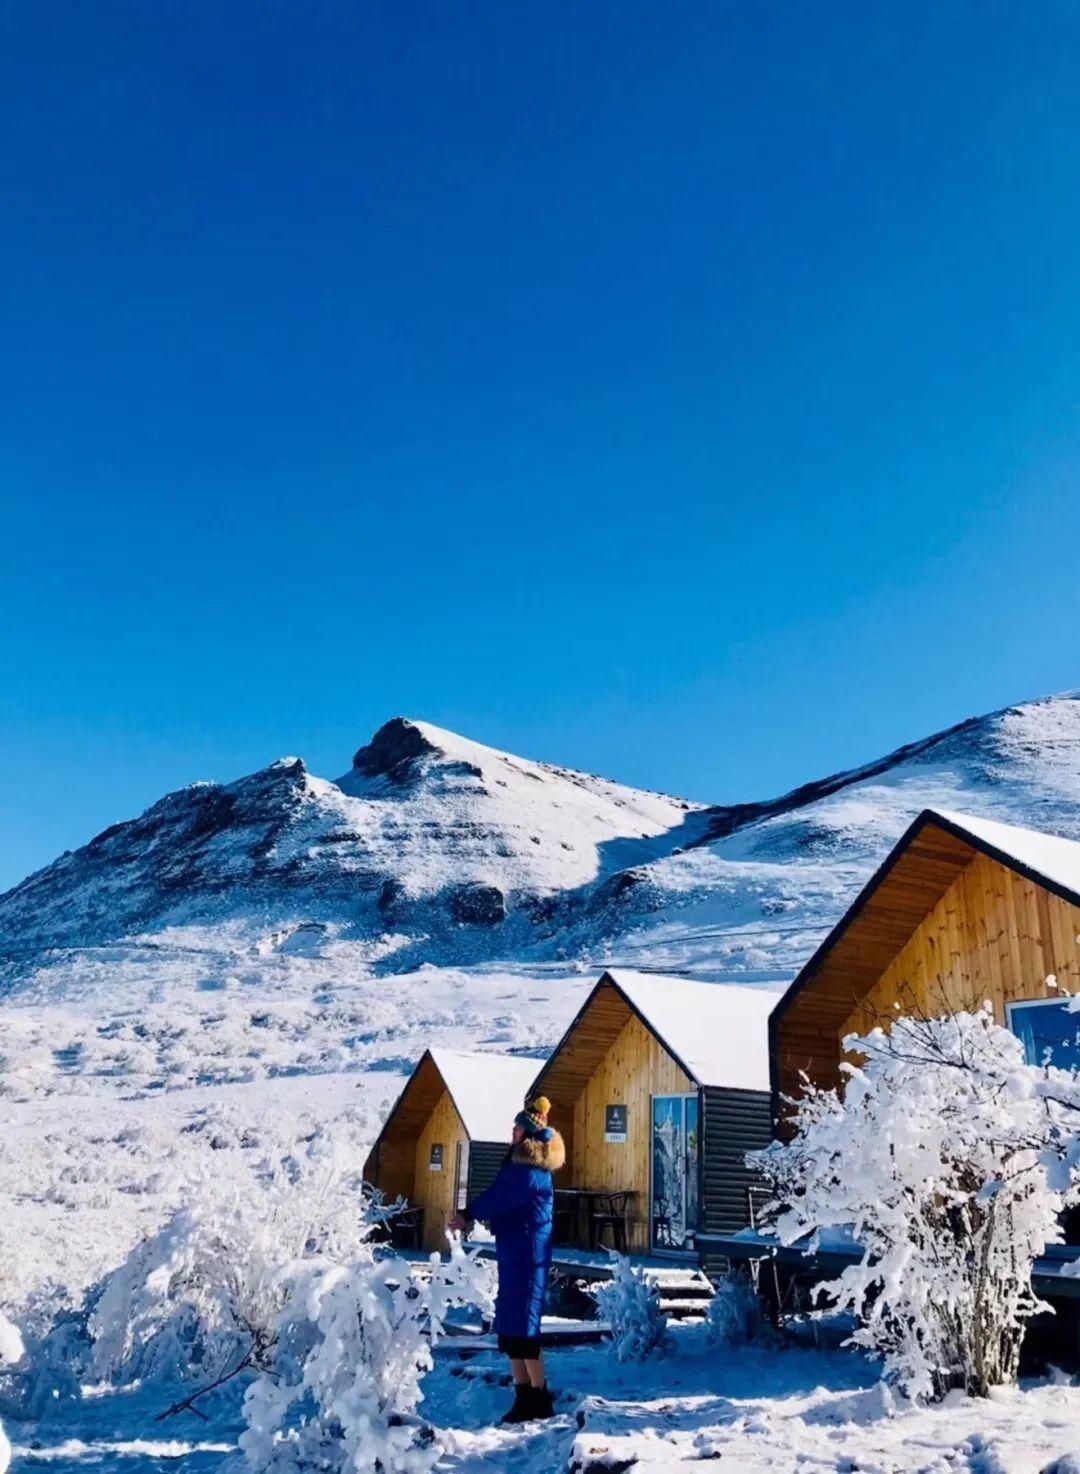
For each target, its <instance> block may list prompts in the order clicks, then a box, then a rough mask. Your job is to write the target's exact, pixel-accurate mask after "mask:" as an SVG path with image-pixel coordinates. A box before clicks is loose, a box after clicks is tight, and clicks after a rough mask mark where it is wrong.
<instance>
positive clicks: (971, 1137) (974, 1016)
mask: <svg viewBox="0 0 1080 1474" xmlns="http://www.w3.org/2000/svg"><path fill="white" fill-rule="evenodd" d="M844 1048H845V1050H846V1051H847V1052H848V1054H849V1055H850V1056H852V1057H853V1058H854V1059H856V1060H859V1061H860V1062H859V1063H848V1064H846V1065H845V1067H844V1068H845V1073H846V1076H847V1079H846V1087H845V1090H844V1093H843V1095H842V1096H841V1095H840V1094H839V1093H838V1092H836V1091H831V1090H819V1089H814V1088H812V1087H810V1086H809V1084H807V1087H806V1092H805V1094H804V1096H803V1097H802V1098H801V1099H800V1101H799V1102H798V1104H797V1107H796V1115H795V1125H796V1127H797V1133H796V1135H795V1137H794V1139H793V1140H791V1141H790V1142H787V1143H781V1142H776V1143H774V1144H773V1145H772V1146H771V1147H769V1148H767V1149H766V1150H765V1151H764V1152H760V1153H754V1154H752V1156H751V1161H752V1162H753V1163H754V1165H756V1166H757V1167H759V1168H761V1169H763V1170H764V1171H765V1172H766V1173H768V1174H769V1175H770V1176H771V1178H772V1179H773V1182H774V1186H775V1192H776V1199H777V1204H776V1205H775V1207H776V1225H775V1226H776V1232H777V1233H778V1235H779V1237H780V1239H781V1240H782V1241H783V1242H785V1243H792V1242H794V1241H795V1240H797V1239H799V1238H801V1237H802V1236H803V1235H805V1234H813V1235H815V1240H814V1241H815V1242H816V1241H820V1240H822V1239H824V1238H825V1237H826V1236H827V1235H829V1234H832V1235H834V1236H835V1235H836V1234H837V1233H840V1234H842V1235H844V1236H850V1237H851V1238H853V1240H854V1242H855V1243H856V1244H858V1245H859V1246H860V1247H861V1249H862V1251H863V1252H862V1256H861V1258H860V1260H859V1262H858V1263H857V1264H854V1265H852V1266H850V1267H849V1268H847V1269H845V1270H844V1271H843V1273H842V1274H841V1275H840V1277H839V1278H838V1279H837V1280H835V1281H834V1282H832V1283H830V1284H827V1285H823V1286H819V1291H820V1292H821V1293H823V1294H826V1295H828V1296H830V1297H833V1298H834V1299H835V1301H836V1302H837V1304H838V1306H839V1308H840V1309H842V1310H848V1311H852V1312H854V1313H855V1314H856V1315H857V1316H858V1317H859V1319H860V1322H861V1324H860V1327H859V1329H858V1331H857V1333H856V1335H855V1336H854V1338H853V1340H854V1342H855V1343H856V1344H858V1345H861V1346H865V1347H868V1348H873V1349H876V1350H878V1351H880V1352H881V1353H882V1354H883V1356H884V1359H885V1364H886V1371H887V1374H888V1375H889V1376H890V1378H891V1379H892V1380H894V1381H895V1382H897V1383H898V1384H899V1385H900V1386H901V1387H902V1389H903V1390H904V1391H905V1392H906V1393H907V1394H908V1395H910V1396H913V1397H922V1398H935V1397H940V1396H941V1395H943V1394H944V1393H945V1392H946V1391H947V1390H948V1389H950V1388H953V1387H960V1388H963V1389H965V1390H966V1391H968V1392H973V1393H977V1394H983V1395H985V1394H986V1393H987V1391H988V1390H989V1389H990V1388H991V1387H992V1386H994V1385H996V1384H1001V1383H1007V1382H1012V1381H1015V1379H1016V1373H1017V1365H1018V1361H1019V1353H1020V1344H1021V1341H1022V1338H1023V1333H1024V1327H1025V1325H1026V1323H1027V1321H1028V1319H1029V1318H1030V1316H1031V1315H1032V1314H1033V1312H1035V1311H1036V1310H1038V1309H1041V1308H1043V1307H1041V1306H1040V1304H1039V1302H1038V1301H1037V1299H1036V1297H1035V1294H1034V1291H1033V1289H1032V1284H1031V1270H1032V1264H1033V1262H1034V1260H1035V1259H1036V1258H1037V1257H1038V1255H1039V1254H1041V1253H1042V1251H1043V1249H1044V1247H1045V1245H1046V1244H1048V1243H1054V1242H1059V1241H1060V1237H1061V1235H1060V1229H1059V1227H1058V1219H1059V1216H1060V1213H1061V1210H1062V1207H1063V1206H1064V1205H1065V1204H1066V1203H1068V1202H1072V1201H1075V1199H1076V1196H1077V1189H1076V1187H1075V1185H1074V1179H1075V1168H1076V1162H1077V1158H1078V1145H1077V1129H1078V1127H1080V1113H1078V1109H1077V1107H1078V1106H1080V1087H1078V1085H1077V1081H1076V1080H1075V1078H1074V1077H1073V1076H1072V1075H1071V1074H1067V1073H1064V1072H1062V1071H1058V1070H1054V1069H1051V1068H1043V1067H1036V1066H1030V1065H1028V1064H1026V1062H1025V1060H1024V1055H1023V1050H1022V1047H1021V1045H1020V1042H1019V1040H1018V1039H1016V1037H1015V1036H1014V1035H1013V1034H1011V1033H1010V1032H1009V1031H1008V1030H1006V1029H1003V1028H1000V1027H999V1026H998V1025H996V1024H995V1023H994V1020H993V1017H992V1014H991V1013H990V1012H989V1010H988V1009H987V1010H982V1011H978V1012H974V1013H957V1014H955V1015H953V1016H951V1017H946V1018H942V1019H924V1018H897V1019H896V1020H895V1021H894V1022H893V1023H892V1026H891V1029H890V1030H889V1031H888V1032H885V1031H884V1030H882V1029H880V1028H879V1029H874V1030H873V1031H872V1032H871V1033H869V1034H868V1035H867V1036H865V1037H856V1036H852V1037H850V1038H848V1039H846V1040H845V1041H844Z"/></svg>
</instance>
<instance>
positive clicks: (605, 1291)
mask: <svg viewBox="0 0 1080 1474" xmlns="http://www.w3.org/2000/svg"><path fill="white" fill-rule="evenodd" d="M610 1253H611V1263H612V1276H611V1279H610V1280H608V1281H607V1283H606V1284H602V1285H600V1286H598V1287H597V1290H596V1300H597V1304H598V1305H599V1307H600V1315H601V1316H602V1318H603V1319H604V1320H606V1321H607V1322H608V1324H609V1325H610V1327H611V1337H610V1340H609V1343H608V1344H609V1346H610V1349H611V1354H612V1355H613V1356H614V1357H615V1359H616V1361H646V1360H647V1359H648V1358H649V1357H650V1356H652V1355H653V1353H654V1352H656V1351H659V1350H661V1349H662V1348H663V1346H664V1344H665V1343H666V1341H667V1334H668V1325H667V1316H665V1314H664V1312H663V1311H662V1310H661V1308H660V1292H659V1290H658V1289H657V1288H656V1285H655V1284H654V1283H653V1282H652V1281H651V1280H650V1279H648V1278H647V1277H646V1275H645V1274H644V1272H643V1271H642V1270H641V1269H639V1268H638V1267H637V1266H636V1265H633V1264H631V1262H630V1260H629V1259H628V1258H627V1257H626V1255H625V1254H618V1253H616V1252H615V1251H614V1250H612V1251H610Z"/></svg>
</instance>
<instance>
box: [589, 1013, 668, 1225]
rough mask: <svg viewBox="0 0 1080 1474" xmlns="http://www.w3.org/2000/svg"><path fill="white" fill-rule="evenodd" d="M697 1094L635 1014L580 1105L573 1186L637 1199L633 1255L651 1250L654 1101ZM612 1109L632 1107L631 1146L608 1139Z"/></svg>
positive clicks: (629, 1111) (629, 1116)
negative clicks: (608, 1109)
mask: <svg viewBox="0 0 1080 1474" xmlns="http://www.w3.org/2000/svg"><path fill="white" fill-rule="evenodd" d="M627 1012H628V1013H629V1010H627ZM696 1093H697V1086H696V1085H695V1084H694V1082H693V1081H692V1080H691V1079H690V1077H689V1076H688V1075H687V1074H686V1072H685V1071H684V1070H683V1069H682V1068H681V1067H680V1066H679V1065H677V1064H676V1063H675V1061H674V1060H673V1059H672V1057H671V1055H670V1054H668V1052H667V1050H666V1049H665V1048H664V1046H663V1045H662V1044H661V1043H660V1041H659V1040H658V1039H657V1038H656V1035H655V1034H653V1033H651V1032H650V1030H648V1029H647V1028H646V1027H645V1026H644V1024H642V1023H641V1021H640V1019H638V1018H636V1017H635V1016H634V1015H633V1014H630V1016H629V1017H628V1018H627V1020H626V1022H625V1023H624V1024H623V1026H622V1028H621V1029H620V1030H619V1033H618V1034H617V1035H616V1037H615V1040H614V1042H613V1043H612V1044H611V1045H610V1047H609V1048H608V1050H607V1052H606V1053H605V1054H604V1055H603V1057H602V1059H601V1060H600V1063H599V1064H598V1065H597V1067H596V1069H595V1070H594V1072H593V1074H592V1076H591V1078H590V1079H589V1080H588V1082H587V1083H586V1085H585V1087H584V1089H583V1090H582V1092H581V1094H580V1095H579V1096H578V1098H577V1100H576V1101H575V1102H574V1132H573V1142H574V1146H573V1158H572V1162H571V1177H572V1180H573V1185H574V1186H575V1187H586V1188H590V1187H591V1188H611V1189H612V1190H613V1191H620V1192H627V1191H629V1192H634V1193H636V1194H637V1196H636V1197H635V1199H634V1201H633V1204H632V1207H631V1213H632V1217H631V1221H630V1233H629V1239H628V1244H629V1248H630V1250H631V1252H632V1253H635V1254H645V1253H648V1250H649V1174H650V1170H651V1157H652V1097H653V1096H654V1095H690V1094H696ZM609 1105H625V1106H626V1113H627V1140H626V1141H625V1142H619V1143H612V1142H605V1140H604V1124H605V1110H606V1107H607V1106H609Z"/></svg>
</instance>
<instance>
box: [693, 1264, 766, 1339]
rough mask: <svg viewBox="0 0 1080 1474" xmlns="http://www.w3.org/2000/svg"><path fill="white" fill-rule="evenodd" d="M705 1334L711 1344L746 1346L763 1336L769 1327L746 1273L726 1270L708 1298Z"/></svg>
mask: <svg viewBox="0 0 1080 1474" xmlns="http://www.w3.org/2000/svg"><path fill="white" fill-rule="evenodd" d="M707 1326H708V1337H709V1340H710V1341H711V1342H712V1343H713V1345H714V1346H746V1345H747V1344H748V1343H749V1342H751V1341H762V1340H766V1339H767V1338H768V1337H769V1336H770V1335H771V1334H772V1327H771V1326H770V1325H769V1322H768V1320H767V1319H766V1318H765V1314H764V1311H763V1309H762V1304H761V1297H760V1296H759V1295H758V1293H757V1291H756V1290H755V1289H754V1285H753V1281H752V1280H751V1279H750V1276H749V1275H748V1274H737V1273H734V1272H733V1273H731V1274H726V1275H725V1276H724V1278H723V1279H722V1280H720V1282H719V1283H718V1284H717V1286H716V1293H715V1294H714V1295H713V1298H712V1299H711V1300H710V1301H709V1311H708V1321H707Z"/></svg>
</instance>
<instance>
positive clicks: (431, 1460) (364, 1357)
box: [240, 1239, 493, 1474]
mask: <svg viewBox="0 0 1080 1474" xmlns="http://www.w3.org/2000/svg"><path fill="white" fill-rule="evenodd" d="M283 1283H287V1285H288V1298H287V1302H286V1304H285V1306H284V1308H283V1309H282V1311H281V1313H280V1314H279V1315H278V1317H277V1324H276V1331H277V1338H276V1343H275V1344H276V1352H275V1356H274V1360H273V1366H272V1369H271V1370H269V1371H267V1372H266V1373H264V1374H263V1375H262V1376H261V1377H260V1378H259V1379H258V1380H257V1381H256V1382H254V1383H253V1384H252V1385H251V1386H250V1387H249V1388H248V1391H247V1394H246V1396H245V1398H244V1418H245V1421H246V1423H247V1429H246V1431H245V1432H244V1433H243V1434H242V1435H241V1438H240V1444H241V1447H242V1449H243V1451H244V1454H245V1457H246V1458H247V1461H248V1464H249V1465H250V1466H251V1468H252V1469H255V1470H258V1471H260V1474H269V1471H285V1470H289V1471H293V1470H296V1471H299V1470H308V1469H311V1470H314V1469H318V1470H321V1471H326V1474H344V1471H346V1470H349V1471H353V1470H361V1469H365V1470H366V1469H371V1470H379V1471H380V1474H427V1471H428V1470H430V1469H431V1468H432V1467H433V1466H434V1464H435V1463H436V1461H437V1460H438V1458H439V1457H440V1454H441V1449H440V1447H439V1444H438V1440H437V1437H436V1434H435V1430H434V1429H433V1428H431V1427H430V1426H429V1425H427V1424H425V1423H424V1422H423V1421H422V1419H420V1418H419V1417H418V1416H417V1408H418V1407H419V1405H420V1401H421V1399H422V1396H423V1392H422V1387H421V1382H422V1379H423V1377H424V1374H425V1373H426V1372H427V1371H428V1370H430V1368H431V1365H432V1346H433V1344H434V1342H435V1341H436V1340H437V1339H438V1337H439V1336H440V1335H441V1334H442V1332H443V1326H444V1322H445V1318H446V1315H447V1313H448V1311H449V1310H450V1309H451V1308H452V1307H453V1306H456V1305H480V1307H481V1308H482V1309H483V1310H485V1311H486V1312H488V1313H490V1311H491V1309H492V1306H493V1297H492V1294H491V1287H492V1279H491V1271H490V1266H489V1265H488V1264H486V1263H484V1262H482V1261H479V1260H475V1259H472V1258H469V1257H468V1256H467V1255H466V1254H465V1252H464V1250H463V1249H462V1247H461V1244H460V1241H459V1240H457V1239H454V1240H452V1244H451V1255H450V1259H449V1261H448V1262H447V1263H443V1262H442V1261H440V1259H439V1257H438V1255H432V1257H431V1260H430V1261H429V1263H428V1264H427V1265H425V1266H422V1268H421V1269H420V1270H417V1269H416V1268H415V1267H413V1266H410V1265H409V1264H408V1263H407V1262H406V1261H404V1260H400V1259H393V1258H384V1259H376V1258H375V1256H374V1253H373V1252H372V1250H371V1248H370V1246H369V1245H366V1244H365V1245H363V1246H361V1248H360V1250H359V1251H358V1252H357V1253H356V1254H354V1255H353V1257H352V1258H351V1259H350V1260H349V1261H348V1262H347V1263H343V1264H307V1265H303V1266H298V1267H297V1270H296V1272H295V1274H294V1275H292V1276H291V1277H290V1276H286V1277H285V1279H284V1280H283Z"/></svg>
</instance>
